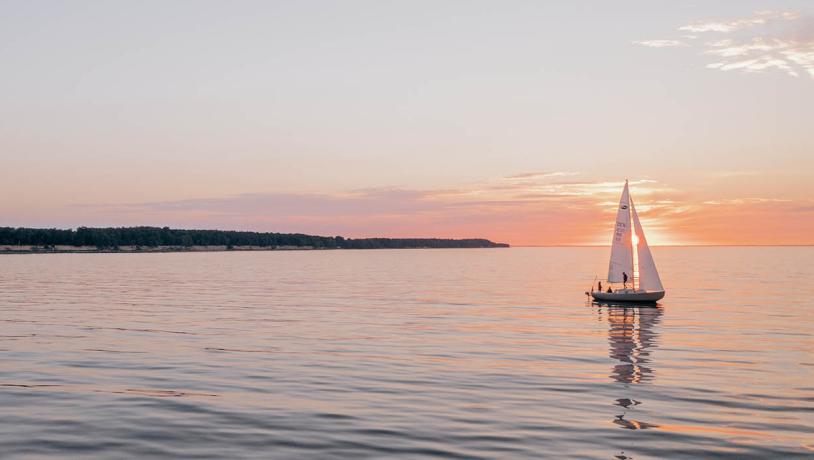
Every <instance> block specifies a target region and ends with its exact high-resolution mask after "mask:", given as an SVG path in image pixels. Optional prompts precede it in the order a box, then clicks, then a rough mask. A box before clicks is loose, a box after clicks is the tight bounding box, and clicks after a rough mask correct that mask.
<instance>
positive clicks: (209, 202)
mask: <svg viewBox="0 0 814 460" xmlns="http://www.w3.org/2000/svg"><path fill="white" fill-rule="evenodd" d="M572 179H573V180H568V179H565V178H564V175H562V174H552V173H528V174H517V175H513V176H509V177H503V178H497V179H494V180H492V181H487V182H484V183H476V184H470V185H468V186H461V187H458V188H450V189H439V190H403V189H395V188H379V189H365V190H355V191H349V192H345V193H337V194H297V193H254V194H242V195H235V196H227V197H219V198H202V199H193V200H179V201H166V202H152V203H136V204H124V205H119V204H115V205H90V206H75V207H73V208H72V211H73V213H74V216H78V217H76V218H80V219H82V220H81V221H79V222H78V223H77V225H78V224H82V225H88V224H92V223H94V222H97V223H99V224H103V225H134V224H151V225H173V226H179V227H197V228H225V229H226V228H228V229H246V230H264V231H280V232H303V233H315V234H323V235H337V234H341V235H345V236H350V237H370V236H391V237H410V236H412V237H433V236H437V237H450V238H468V237H485V238H490V239H492V240H495V241H500V242H508V243H511V244H514V245H585V244H591V245H603V244H607V243H608V241H609V240H610V235H611V232H612V227H613V221H614V213H615V210H616V204H617V202H618V199H619V193H620V190H621V186H622V183H621V182H619V181H605V180H589V179H582V178H572ZM630 184H631V190H632V196H633V198H634V200H635V202H636V205H637V208H638V210H639V211H640V214H641V219H642V223H643V225H644V226H645V231H646V233H647V235H648V241H649V242H651V244H655V245H658V244H811V243H814V238H812V236H811V235H814V206H812V204H813V203H812V202H805V201H800V200H797V201H795V200H791V199H777V198H756V197H747V198H735V199H733V198H726V199H724V198H716V197H715V196H714V195H713V194H712V192H707V193H706V194H704V195H697V196H690V195H688V194H687V193H686V192H680V191H678V190H675V189H673V188H671V187H669V186H667V185H665V184H662V183H659V182H656V181H653V180H633V181H630Z"/></svg>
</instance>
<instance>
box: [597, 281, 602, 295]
mask: <svg viewBox="0 0 814 460" xmlns="http://www.w3.org/2000/svg"><path fill="white" fill-rule="evenodd" d="M597 291H599V292H602V281H600V282H599V289H597Z"/></svg>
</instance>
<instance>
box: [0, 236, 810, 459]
mask: <svg viewBox="0 0 814 460" xmlns="http://www.w3.org/2000/svg"><path fill="white" fill-rule="evenodd" d="M608 254H609V250H608V249H607V248H511V249H449V250H445V249H438V250H368V251H364V250H362V251H351V250H337V251H279V252H221V253H176V254H166V253H163V254H43V255H7V256H2V257H0V299H2V300H0V360H1V361H0V457H2V458H4V459H5V458H37V459H41V458H66V457H68V458H83V459H92V458H196V459H204V458H227V459H239V458H282V459H286V458H291V459H310V458H338V457H345V458H432V457H436V458H546V457H548V458H600V459H631V458H632V459H646V458H688V459H690V458H692V459H695V458H707V457H714V458H739V459H740V458H794V457H799V458H812V457H814V247H751V248H750V247H704V248H699V247H694V248H681V247H660V248H654V257H655V259H656V263H657V265H658V266H659V270H660V272H661V274H662V278H663V281H664V284H665V286H666V288H667V291H668V292H667V297H666V298H665V299H664V300H663V301H662V302H661V303H660V305H659V306H658V307H657V308H622V307H608V306H602V305H595V304H592V303H590V302H589V301H587V300H586V297H585V295H584V291H585V290H587V289H588V288H589V287H590V284H591V281H592V280H593V277H594V275H597V274H598V275H600V276H602V274H603V272H604V271H605V270H606V269H607V260H608Z"/></svg>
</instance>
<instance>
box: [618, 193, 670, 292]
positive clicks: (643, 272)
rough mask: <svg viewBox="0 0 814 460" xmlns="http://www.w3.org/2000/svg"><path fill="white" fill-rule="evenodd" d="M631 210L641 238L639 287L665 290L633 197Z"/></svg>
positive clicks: (638, 247) (638, 235)
mask: <svg viewBox="0 0 814 460" xmlns="http://www.w3.org/2000/svg"><path fill="white" fill-rule="evenodd" d="M626 190H627V189H626ZM630 210H631V211H632V214H633V225H634V228H635V232H636V238H637V239H638V240H639V243H638V244H637V245H636V246H637V247H636V253H637V255H638V258H639V279H638V288H639V289H641V290H644V291H663V290H664V286H662V285H661V278H659V272H658V271H657V270H656V263H655V262H654V261H653V255H652V254H650V246H648V245H647V239H645V237H644V230H643V229H642V224H640V223H639V214H638V213H637V212H636V206H634V205H633V200H632V199H631V200H630Z"/></svg>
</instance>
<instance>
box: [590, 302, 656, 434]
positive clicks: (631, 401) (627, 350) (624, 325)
mask: <svg viewBox="0 0 814 460" xmlns="http://www.w3.org/2000/svg"><path fill="white" fill-rule="evenodd" d="M595 305H597V306H598V313H599V315H600V316H601V315H604V316H607V318H608V323H609V328H608V344H609V345H610V350H609V356H610V357H611V358H613V359H615V360H617V361H618V363H617V364H614V366H613V370H612V372H611V374H610V378H611V379H613V381H615V382H618V383H621V384H624V387H625V389H626V390H633V387H632V385H642V384H647V383H649V382H651V381H652V380H653V379H654V378H655V374H654V372H653V369H652V367H651V361H652V359H651V353H652V351H653V349H655V348H656V347H658V332H657V326H658V324H659V322H660V321H661V315H662V313H663V312H662V309H661V308H659V307H658V306H648V307H641V306H620V305H609V304H595ZM627 393H628V394H626V395H624V396H625V397H623V398H619V399H616V400H615V401H614V404H615V405H616V406H619V407H622V408H623V409H624V411H623V412H622V413H621V414H619V415H617V416H616V418H615V419H614V420H613V423H615V424H617V425H619V426H621V427H622V428H626V429H630V430H642V429H647V428H655V427H657V425H654V424H652V423H646V422H642V421H638V420H634V419H632V418H627V415H628V411H629V410H634V409H635V408H636V406H638V405H640V404H642V402H641V401H640V400H638V399H636V398H635V394H632V393H634V392H632V391H628V392H627Z"/></svg>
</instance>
